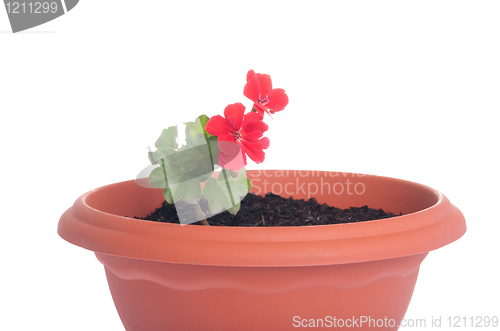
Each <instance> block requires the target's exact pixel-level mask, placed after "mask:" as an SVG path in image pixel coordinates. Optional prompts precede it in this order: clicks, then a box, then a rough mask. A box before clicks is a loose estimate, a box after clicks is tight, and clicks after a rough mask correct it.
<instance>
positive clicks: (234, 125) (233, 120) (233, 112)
mask: <svg viewBox="0 0 500 331" xmlns="http://www.w3.org/2000/svg"><path fill="white" fill-rule="evenodd" d="M244 114H245V106H243V104H241V103H234V104H232V105H229V106H227V107H226V108H225V109H224V116H225V117H226V121H227V122H228V123H229V125H230V127H231V129H234V130H239V129H240V128H241V124H242V123H243V115H244ZM207 132H208V131H207ZM209 133H210V132H209ZM226 133H227V132H226Z"/></svg>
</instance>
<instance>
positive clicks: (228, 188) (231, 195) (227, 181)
mask: <svg viewBox="0 0 500 331" xmlns="http://www.w3.org/2000/svg"><path fill="white" fill-rule="evenodd" d="M222 173H223V174H224V180H225V181H226V187H227V191H228V192H229V198H230V199H231V204H232V206H235V205H236V204H235V203H234V199H233V192H231V186H230V185H229V180H228V179H227V174H226V169H222Z"/></svg>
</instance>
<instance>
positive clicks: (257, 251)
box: [58, 170, 466, 266]
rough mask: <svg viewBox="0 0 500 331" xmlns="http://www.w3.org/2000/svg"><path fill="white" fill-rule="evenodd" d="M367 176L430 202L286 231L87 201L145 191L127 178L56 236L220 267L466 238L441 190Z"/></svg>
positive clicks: (320, 259) (365, 254)
mask: <svg viewBox="0 0 500 331" xmlns="http://www.w3.org/2000/svg"><path fill="white" fill-rule="evenodd" d="M257 172H259V174H260V171H259V170H253V171H252V170H247V174H248V175H249V177H250V176H251V175H252V174H254V175H255V174H256V173H257ZM315 172H316V171H315ZM318 173H325V172H318ZM348 174H352V173H348ZM352 175H356V174H352ZM372 177H373V179H370V180H375V181H380V183H382V181H383V182H384V184H390V185H393V184H394V185H403V186H405V187H408V190H410V189H413V190H420V191H422V192H425V194H427V195H428V196H431V197H432V196H434V198H433V199H435V203H434V204H432V205H430V206H428V207H426V208H423V209H421V210H418V211H414V212H411V213H409V214H405V215H401V216H396V217H393V218H388V219H381V220H374V221H366V222H359V223H349V224H332V225H313V226H293V227H222V226H210V227H207V226H201V225H180V224H171V223H160V222H152V221H146V220H140V219H134V218H130V217H125V216H120V215H116V214H112V213H108V212H106V211H103V210H99V208H94V207H93V206H91V204H92V203H89V202H90V200H92V197H93V195H95V194H96V192H97V193H99V192H105V191H106V190H115V189H116V190H117V189H118V188H119V189H120V191H126V190H150V189H146V188H141V187H140V186H138V185H137V184H136V183H135V181H134V180H129V181H125V182H120V183H115V184H109V185H106V186H102V187H99V188H97V189H95V190H92V191H89V192H87V193H85V194H83V195H82V196H80V197H79V198H78V199H77V200H76V201H75V203H74V204H73V206H72V207H71V208H69V209H68V210H67V211H66V212H65V213H64V214H63V215H62V216H61V219H60V221H59V225H58V234H59V235H60V236H61V237H62V238H63V239H65V240H67V241H69V242H71V243H73V244H75V245H78V246H81V247H83V248H86V249H89V250H92V251H95V252H99V253H104V254H109V255H116V256H123V257H129V258H136V259H146V260H153V261H163V262H173V263H184V264H200V265H221V266H311V265H329V264H344V263H355V262H364V261H373V260H380V259H390V258H397V257H401V256H407V255H415V254H420V253H425V252H428V251H430V250H434V249H437V248H439V247H442V246H444V245H447V244H449V243H451V242H453V241H455V240H457V239H458V238H460V237H461V236H462V235H463V234H464V233H465V231H466V225H465V219H464V217H463V215H462V214H461V212H460V211H459V210H458V209H457V208H456V207H455V206H453V205H452V204H451V203H450V201H449V200H448V199H447V198H446V196H444V195H443V194H442V193H441V192H439V191H437V190H435V189H432V188H430V187H427V186H425V185H422V184H418V183H414V182H410V181H406V180H402V179H395V178H390V177H381V176H372ZM266 178H267V179H269V180H270V179H271V178H272V177H269V176H266ZM274 179H275V178H274ZM375 183H376V182H375ZM144 192H147V191H144ZM148 193H151V190H150V191H149V192H148ZM375 207H376V206H375ZM376 208H378V207H376Z"/></svg>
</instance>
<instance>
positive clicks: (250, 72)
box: [247, 69, 255, 82]
mask: <svg viewBox="0 0 500 331" xmlns="http://www.w3.org/2000/svg"><path fill="white" fill-rule="evenodd" d="M254 75H255V71H253V70H252V69H250V70H248V72H247V82H248V81H249V80H250V78H252V77H253V76H254Z"/></svg>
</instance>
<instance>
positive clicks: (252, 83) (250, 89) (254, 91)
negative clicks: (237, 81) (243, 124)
mask: <svg viewBox="0 0 500 331" xmlns="http://www.w3.org/2000/svg"><path fill="white" fill-rule="evenodd" d="M260 91H261V87H260V81H259V77H257V75H253V76H252V77H251V78H250V80H249V81H248V82H247V83H246V84H245V87H244V88H243V94H244V95H245V96H246V97H247V98H248V99H250V100H252V101H253V102H257V101H258V100H259V97H260Z"/></svg>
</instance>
